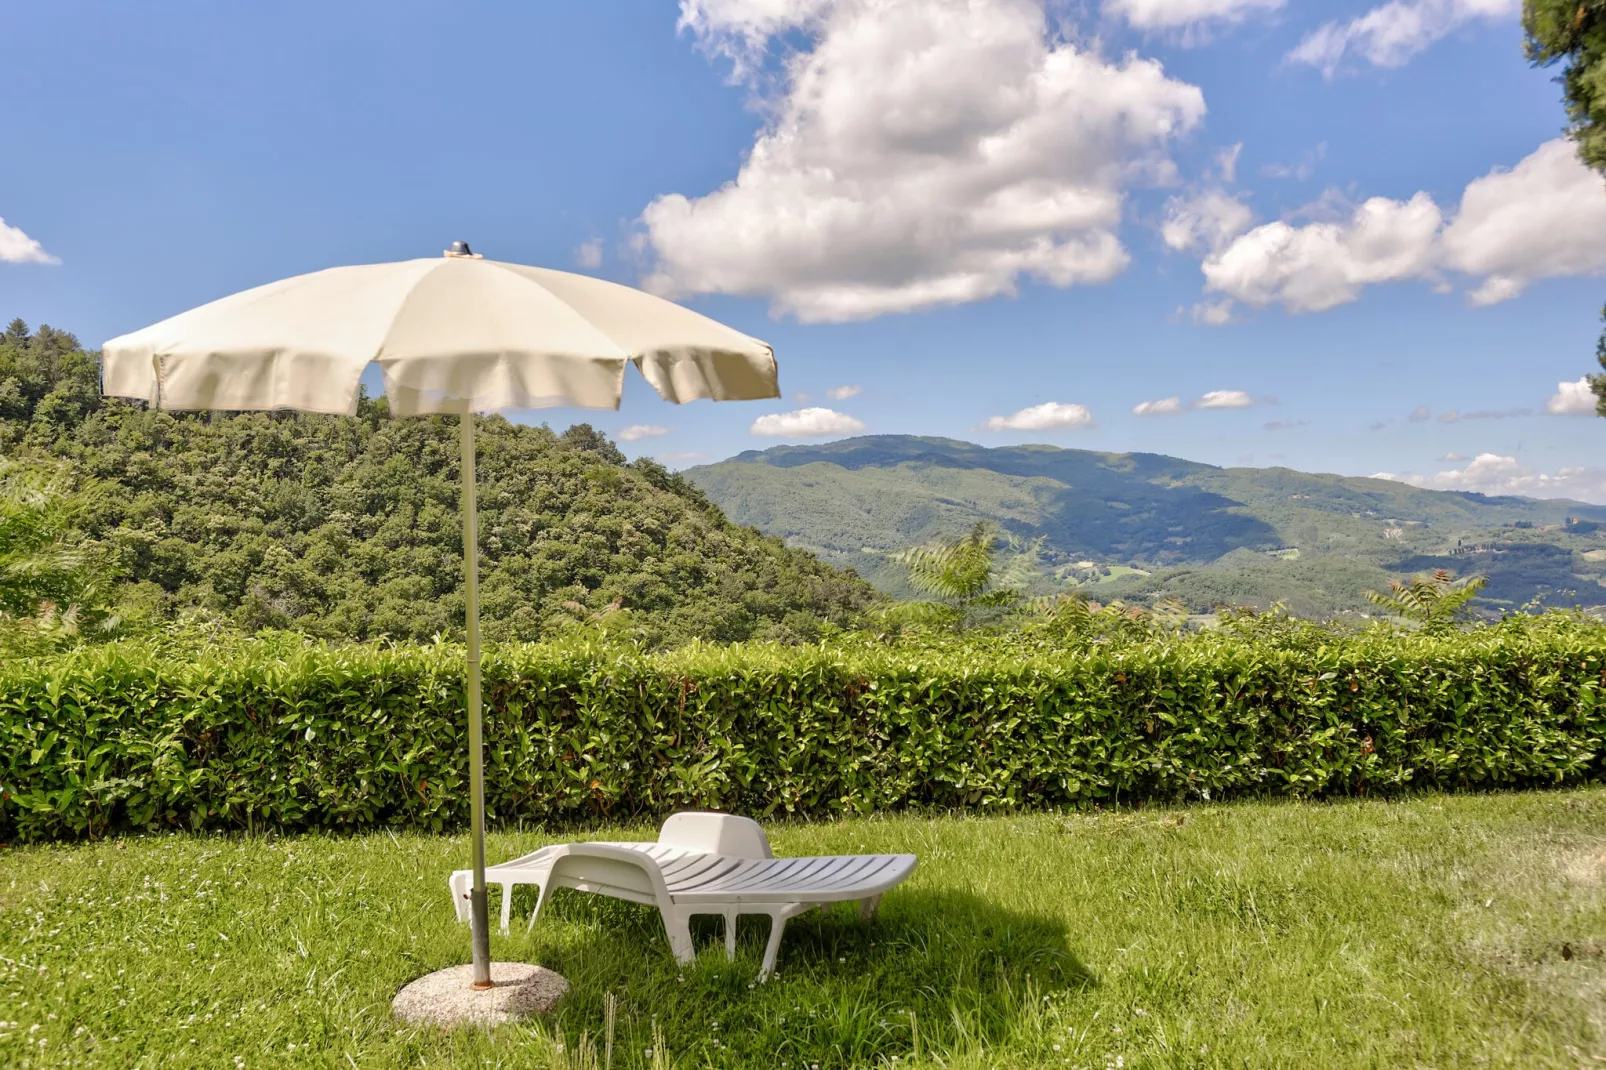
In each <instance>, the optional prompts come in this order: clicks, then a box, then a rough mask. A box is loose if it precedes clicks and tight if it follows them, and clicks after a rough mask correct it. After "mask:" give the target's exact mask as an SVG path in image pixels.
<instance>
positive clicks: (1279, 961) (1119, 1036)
mask: <svg viewBox="0 0 1606 1070" xmlns="http://www.w3.org/2000/svg"><path fill="white" fill-rule="evenodd" d="M647 832H648V830H647V829H645V828H639V827H638V828H633V829H629V830H621V829H609V830H608V831H607V835H608V836H609V837H611V838H619V837H620V836H621V835H631V834H646V833H647ZM555 838H557V837H554V836H551V835H547V834H544V833H537V832H504V833H500V834H497V835H494V836H493V837H492V840H491V855H492V856H493V857H495V858H500V857H505V856H508V855H511V854H514V853H515V852H522V851H525V850H529V849H531V848H533V847H535V846H538V845H539V844H542V843H546V842H551V841H552V840H554V839H555ZM565 838H567V837H565ZM773 839H774V842H775V846H776V849H777V852H778V853H780V854H801V853H818V852H846V851H913V852H915V853H917V854H918V855H919V856H920V869H919V870H918V871H917V872H916V874H915V876H914V877H913V878H912V879H911V880H910V881H909V882H908V883H907V884H905V885H904V886H903V887H902V888H900V889H899V890H897V891H896V892H894V893H892V894H891V895H889V896H888V897H887V900H886V902H885V904H884V905H883V907H882V912H881V917H880V919H879V921H878V922H877V923H876V924H875V925H874V926H873V927H871V928H869V929H865V928H862V927H861V926H860V925H859V923H858V922H857V921H856V920H855V919H854V917H853V915H852V914H851V913H850V912H849V911H848V910H847V909H839V910H838V911H836V912H833V913H831V914H829V915H823V916H822V915H819V914H815V915H809V916H805V917H804V918H801V919H798V920H797V921H794V922H793V923H792V924H791V925H790V926H789V927H788V930H787V937H786V942H785V944H784V945H783V946H782V950H781V970H780V974H779V976H778V977H777V978H776V979H775V980H774V981H773V982H771V983H770V984H767V985H757V986H755V985H754V984H753V981H754V977H755V974H756V972H757V968H758V959H759V955H760V952H761V949H762V941H763V936H764V928H765V925H766V923H765V922H764V921H762V920H758V919H752V920H749V921H746V922H744V926H743V929H742V942H741V946H740V948H739V953H738V957H737V960H736V961H735V962H734V963H727V962H726V961H725V959H724V954H723V950H722V949H721V948H720V946H719V941H718V939H717V931H718V930H717V923H715V922H712V921H710V923H709V924H708V926H707V927H706V928H704V929H703V930H702V931H701V933H700V934H699V936H700V940H701V944H700V946H701V948H702V951H703V954H702V955H701V956H700V957H699V959H698V961H697V963H696V964H695V965H694V966H692V967H690V968H686V969H681V968H678V967H676V966H675V964H674V962H673V960H672V959H671V958H670V956H669V952H668V949H667V946H666V944H665V941H664V938H663V933H662V930H661V928H660V927H659V925H658V922H657V916H656V914H655V913H653V912H651V911H649V910H648V909H647V908H642V907H635V906H631V905H628V904H624V903H618V902H613V901H604V900H597V899H593V898H589V897H585V896H582V895H580V894H578V893H574V892H560V893H558V895H557V896H556V898H555V906H554V911H553V913H552V915H551V916H550V917H549V918H543V920H542V921H541V923H540V924H539V925H537V926H536V929H535V931H534V933H533V934H531V935H528V936H526V935H525V932H524V928H523V926H522V925H516V927H515V930H514V935H512V936H511V937H508V938H500V937H498V938H495V939H494V940H493V945H492V947H493V951H494V953H495V954H496V955H497V956H498V957H502V958H510V959H521V960H525V961H534V962H540V963H542V964H544V965H547V966H550V967H552V968H555V969H557V970H559V971H560V972H562V973H563V974H565V975H566V976H567V977H568V978H569V979H570V981H571V982H572V983H573V986H574V987H573V990H572V991H571V993H570V995H569V997H568V998H567V999H566V1001H565V1002H564V1003H563V1004H562V1005H561V1007H560V1010H559V1011H558V1012H557V1013H556V1014H555V1015H553V1016H552V1017H551V1018H550V1019H548V1020H546V1021H542V1022H539V1023H535V1024H529V1025H519V1026H510V1027H505V1028H503V1029H501V1030H498V1031H496V1032H494V1033H477V1032H472V1031H468V1032H459V1033H455V1034H454V1033H440V1032H432V1031H418V1030H413V1029H402V1028H399V1027H398V1026H397V1024H396V1023H395V1022H394V1021H393V1020H392V1019H391V1017H390V1013H389V1003H390V999H391V997H392V996H393V995H394V993H395V992H396V990H397V988H399V987H400V986H401V985H402V984H404V983H405V982H407V981H408V980H410V979H412V978H413V977H416V976H418V975H419V974H422V973H425V972H427V971H430V970H434V969H437V968H439V967H442V966H446V965H449V964H453V963H457V962H461V961H464V959H465V957H466V953H467V945H468V936H467V931H466V929H464V928H460V927H459V926H458V925H457V924H456V923H455V921H454V920H453V913H452V908H451V904H450V901H449V899H448V896H447V893H446V884H445V881H446V876H447V873H448V872H449V871H450V870H451V869H453V868H454V867H456V866H458V865H461V864H463V861H464V859H466V857H467V849H466V845H465V840H464V839H463V838H462V837H455V838H448V837H430V836H419V835H401V836H391V835H389V834H380V835H370V836H361V837H353V838H325V837H311V836H298V837H290V838H254V839H222V838H191V837H187V836H162V837H153V838H141V839H128V840H118V841H112V842H106V843H97V844H93V845H80V846H71V847H55V848H34V847H29V848H21V849H18V848H10V849H6V850H4V851H3V852H0V1019H3V1020H0V1065H3V1066H6V1067H31V1066H57V1065H62V1066H65V1065H72V1066H108V1067H146V1066H195V1067H223V1068H228V1067H235V1066H247V1067H270V1066H272V1067H279V1066H324V1067H351V1066H356V1067H370V1066H374V1067H380V1066H496V1067H514V1066H553V1065H556V1066H583V1065H589V1064H588V1063H587V1062H586V1061H585V1059H584V1055H585V1054H586V1053H585V1049H584V1045H582V1043H581V1036H582V1034H590V1035H591V1036H595V1034H596V1033H597V1032H598V1031H599V1029H600V1027H601V1024H602V1006H603V998H604V996H605V994H607V993H610V992H611V993H614V994H616V995H617V997H618V1001H619V1025H618V1043H617V1047H616V1051H615V1057H614V1066H617V1067H640V1066H647V1065H650V1064H651V1063H652V1060H649V1059H648V1058H647V1055H646V1049H647V1048H648V1047H649V1046H650V1045H651V1039H650V1037H651V1033H652V1021H653V1017H654V1016H656V1017H657V1019H658V1024H659V1026H660V1028H661V1030H662V1034H663V1036H664V1038H665V1044H664V1048H666V1049H667V1054H668V1056H669V1060H670V1061H669V1063H668V1064H666V1063H664V1061H663V1060H662V1059H661V1058H660V1059H659V1060H658V1061H657V1065H660V1066H662V1065H673V1066H677V1067H684V1068H689V1067H705V1066H714V1067H737V1066H742V1067H764V1068H775V1067H786V1068H803V1067H808V1068H812V1067H814V1066H815V1065H816V1064H817V1065H818V1066H819V1067H820V1068H821V1070H826V1068H829V1067H847V1066H885V1067H890V1066H892V1065H893V1061H894V1060H896V1065H897V1066H898V1067H900V1068H902V1067H908V1066H939V1065H940V1066H951V1067H998V1066H1007V1067H1015V1066H1026V1067H1038V1066H1042V1067H1069V1066H1082V1067H1096V1068H1101V1070H1102V1068H1107V1067H1115V1066H1122V1067H1141V1066H1177V1067H1181V1066H1189V1067H1192V1066H1222V1067H1239V1066H1345V1067H1349V1066H1388V1067H1394V1066H1453V1065H1472V1064H1494V1065H1520V1066H1529V1067H1531V1066H1578V1065H1592V1064H1593V1060H1600V1061H1606V888H1603V881H1606V790H1603V789H1599V788H1596V789H1588V790H1582V791H1572V792H1554V793H1549V792H1546V793H1529V794H1521V795H1500V796H1460V797H1439V796H1434V797H1429V798H1423V799H1418V800H1414V801H1410V802H1403V803H1376V802H1359V803H1340V804H1290V803H1267V804H1241V805H1230V806H1201V807H1190V808H1187V809H1177V810H1146V811H1126V812H1108V813H1100V814H1090V815H1071V816H1057V815H1048V814H1042V815H1032V816H1023V817H1002V818H966V817H952V818H947V817H939V818H919V817H895V818H886V819H869V820H862V821H849V822H844V823H841V824H833V825H813V826H803V825H799V826H790V827H788V826H782V827H779V828H777V829H776V830H775V833H774V837H773ZM749 926H750V927H749ZM916 1030H918V1034H919V1055H918V1056H917V1055H916V1050H915V1038H914V1034H915V1032H916ZM560 1044H561V1045H562V1047H560V1046H559V1045H560ZM658 1054H659V1056H660V1057H661V1056H662V1055H663V1054H664V1051H662V1050H660V1052H659V1053H658Z"/></svg>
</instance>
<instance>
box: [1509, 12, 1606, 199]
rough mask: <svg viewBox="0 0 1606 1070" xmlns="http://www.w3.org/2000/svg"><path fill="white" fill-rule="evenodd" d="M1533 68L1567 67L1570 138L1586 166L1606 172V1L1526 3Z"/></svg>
mask: <svg viewBox="0 0 1606 1070" xmlns="http://www.w3.org/2000/svg"><path fill="white" fill-rule="evenodd" d="M1522 28H1523V32H1524V33H1525V34H1526V35H1527V42H1526V50H1527V53H1528V59H1529V61H1530V62H1532V63H1534V64H1538V65H1542V66H1548V65H1550V64H1553V63H1563V62H1564V63H1565V66H1564V67H1563V68H1562V73H1561V77H1560V79H1558V80H1559V81H1560V82H1561V84H1562V89H1563V98H1564V99H1565V101H1566V105H1567V118H1568V119H1569V120H1571V122H1572V125H1571V126H1570V127H1569V128H1568V131H1567V132H1568V134H1569V135H1570V136H1571V137H1572V138H1573V140H1574V141H1576V142H1578V155H1579V158H1580V159H1582V160H1583V161H1584V162H1585V163H1586V164H1588V165H1589V166H1591V167H1593V168H1595V169H1596V170H1599V171H1606V0H1523V5H1522Z"/></svg>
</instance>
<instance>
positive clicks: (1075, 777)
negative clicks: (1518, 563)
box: [0, 615, 1606, 840]
mask: <svg viewBox="0 0 1606 1070" xmlns="http://www.w3.org/2000/svg"><path fill="white" fill-rule="evenodd" d="M462 664H463V663H462V651H461V649H460V648H457V647H454V646H447V645H437V646H417V645H396V646H379V645H346V646H337V645H324V644H319V643H312V642H307V641H303V640H299V639H294V638H292V637H283V636H281V637H278V638H270V639H265V640H253V641H247V642H237V641H224V642H222V643H221V644H218V645H214V646H212V647H210V648H208V649H205V650H203V651H201V652H197V653H193V654H189V655H182V654H181V653H179V652H176V651H175V650H173V649H171V648H167V649H157V648H153V647H150V646H142V645H138V644H134V643H115V644H110V645H107V646H104V647H100V648H95V649H85V650H81V651H77V652H74V653H70V654H64V655H58V656H53V657H49V658H41V659H34V660H29V661H17V662H14V663H12V664H10V665H6V666H0V744H3V749H0V763H3V764H0V795H3V798H0V838H3V839H24V840H34V839H46V838H55V837H72V836H85V835H90V836H98V835H102V834H104V833H106V832H108V831H112V830H117V829H140V828H147V827H156V828H165V827H169V826H173V825H180V826H185V827H193V828H216V829H230V828H255V829H262V828H269V827H271V828H278V829H305V828H326V829H327V828H361V827H372V826H375V825H382V824H397V825H407V826H413V827H423V828H434V829H439V828H443V827H449V826H457V825H460V824H462V823H463V822H464V820H465V818H466V815H467V804H466V800H467V759H466V754H465V742H464V737H465V734H466V731H465V727H464V724H463V717H462V713H461V710H462V698H461V691H462ZM1603 683H1606V629H1603V628H1601V627H1600V626H1598V625H1592V624H1589V623H1587V622H1583V621H1578V620H1572V619H1569V618H1564V617H1562V616H1560V615H1547V616H1543V617H1539V618H1529V619H1513V620H1511V621H1508V622H1506V623H1504V624H1501V625H1499V626H1495V627H1489V628H1483V629H1479V630H1476V631H1472V632H1467V633H1461V634H1457V635H1452V636H1448V637H1436V636H1423V635H1396V634H1389V633H1387V632H1385V631H1383V630H1381V629H1379V630H1373V631H1367V632H1362V633H1359V634H1353V635H1347V636H1340V635H1333V634H1331V633H1321V632H1319V631H1312V630H1311V629H1309V628H1291V627H1286V626H1284V625H1279V624H1277V622H1275V621H1272V622H1270V626H1268V627H1267V628H1262V629H1256V628H1249V627H1236V626H1235V627H1225V628H1222V629H1218V630H1215V631H1211V632H1206V633H1202V634H1196V635H1177V636H1171V637H1163V638H1158V639H1152V640H1147V641H1143V642H1133V643H1097V642H1095V643H1090V644H1086V645H1084V646H1082V647H1080V648H1078V649H1075V650H1066V649H1064V648H1055V647H1053V646H1051V645H1048V644H1047V643H1046V642H1045V643H1040V644H1038V645H1035V646H1034V644H1033V642H1031V641H1028V638H1027V637H1024V636H1015V637H990V638H987V637H984V638H979V639H977V640H975V641H966V642H959V641H954V640H948V641H944V642H935V641H930V642H922V643H919V644H910V645H884V644H878V643H875V642H872V641H868V640H864V639H862V638H859V639H855V638H847V639H844V640H841V641H838V642H836V643H834V644H829V645H821V646H815V647H803V648H797V647H781V646H776V645H764V644H752V645H746V646H730V647H723V648H710V647H693V648H687V649H685V650H681V651H678V652H674V653H668V654H656V655H645V654H641V653H638V652H633V651H622V650H619V649H616V648H611V647H608V646H605V645H588V644H586V643H583V642H574V643H570V644H567V645H551V646H505V647H502V648H500V649H495V650H492V651H489V652H488V654H487V657H486V660H485V685H486V686H485V695H486V715H487V761H488V769H487V804H488V807H489V810H490V813H491V815H492V817H493V820H495V821H497V822H502V823H509V822H517V821H529V822H540V823H567V822H576V821H584V820H588V819H593V818H596V817H601V816H606V817H608V818H610V819H619V818H623V817H626V816H630V815H637V814H661V813H664V812H667V811H670V810H673V809H676V808H684V807H717V808H723V809H730V810H737V811H742V812H745V813H750V814H753V815H755V816H765V815H776V814H799V815H809V816H815V817H819V816H826V815H833V814H841V813H847V812H866V811H872V810H877V809H888V808H899V807H928V806H932V807H976V808H989V809H1008V808H1022V807H1052V806H1066V805H1086V804H1092V803H1102V802H1114V801H1120V802H1127V801H1137V800H1146V799H1165V800H1172V799H1184V798H1222V797H1226V796H1241V795H1266V794H1281V795H1297V796H1315V795H1348V794H1361V793H1388V792H1398V791H1402V790H1407V789H1422V788H1446V789H1480V788H1497V787H1515V786H1522V785H1543V784H1560V783H1569V782H1578V781H1581V780H1586V779H1592V778H1597V777H1599V776H1600V774H1601V772H1602V769H1603V763H1602V759H1601V736H1602V729H1603V724H1606V713H1603V712H1602V708H1601V706H1600V705H1599V704H1598V696H1599V694H1600V692H1601V688H1602V686H1603Z"/></svg>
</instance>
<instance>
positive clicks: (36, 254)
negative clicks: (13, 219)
mask: <svg viewBox="0 0 1606 1070" xmlns="http://www.w3.org/2000/svg"><path fill="white" fill-rule="evenodd" d="M0 263H6V264H59V263H61V261H60V260H58V259H56V258H55V257H53V256H51V255H50V254H49V253H47V252H45V247H44V246H43V245H40V244H39V243H38V242H37V241H35V240H34V239H33V238H30V237H28V235H26V234H24V233H23V232H22V228H20V227H13V226H11V225H10V224H9V223H7V222H6V221H5V220H4V219H0Z"/></svg>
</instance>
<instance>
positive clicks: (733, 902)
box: [450, 813, 915, 981]
mask: <svg viewBox="0 0 1606 1070" xmlns="http://www.w3.org/2000/svg"><path fill="white" fill-rule="evenodd" d="M914 868H915V856H914V855H828V856H823V857H817V858H776V857H775V856H774V854H773V853H772V852H771V851H770V843H769V838H768V837H766V836H765V835H764V830H763V829H762V828H760V827H759V825H758V823H757V822H756V821H752V820H749V819H748V818H745V817H734V816H732V815H729V814H703V813H683V814H675V815H673V816H672V817H670V818H669V820H667V821H665V822H664V825H663V828H662V829H661V830H659V833H658V842H656V843H565V844H558V845H556V846H553V847H543V848H542V849H541V850H539V851H536V852H534V853H532V854H527V855H525V856H524V857H522V858H516V859H514V860H513V861H511V862H504V863H502V864H501V865H499V866H488V867H486V870H485V883H486V884H488V885H489V884H500V885H501V886H502V932H504V933H506V932H507V931H508V921H509V919H510V918H511V916H512V910H513V894H512V893H513V889H514V888H515V887H516V886H517V885H520V884H534V885H538V886H539V887H540V889H541V891H540V894H539V895H538V897H537V898H536V903H535V910H534V911H533V912H532V913H531V915H530V925H531V926H532V927H533V926H534V925H535V919H536V916H537V915H539V914H540V913H541V908H542V907H543V906H544V905H546V901H547V897H548V896H549V895H551V893H552V889H553V888H574V889H577V890H579V891H582V892H595V893H596V894H598V895H610V896H613V897H614V898H616V899H626V900H629V901H630V902H632V903H645V904H647V905H649V906H655V907H657V908H658V911H659V913H660V914H662V915H663V919H664V931H665V932H666V933H667V934H668V936H669V948H670V950H671V951H672V952H673V953H674V955H675V960H676V961H677V962H681V963H689V962H691V961H692V959H693V958H694V952H693V950H692V943H691V929H690V926H689V925H688V922H689V921H690V919H691V916H692V915H694V914H718V915H721V916H722V917H723V918H724V919H725V953H726V954H727V955H728V956H731V957H734V956H735V954H736V918H737V916H738V915H741V914H765V915H768V916H769V918H770V938H769V943H768V945H767V946H766V947H765V948H764V962H763V965H762V966H761V967H760V968H759V974H758V977H759V980H761V981H763V980H766V979H767V978H768V977H769V975H770V974H771V973H772V972H774V969H775V955H776V952H777V951H779V950H780V946H781V931H782V930H783V929H784V928H785V926H786V922H787V920H788V919H790V918H795V917H797V916H798V915H799V914H802V913H804V912H805V911H808V910H812V909H813V908H814V907H824V906H826V905H828V904H830V903H851V902H857V903H858V904H859V916H860V917H861V918H863V919H864V920H866V921H868V920H870V919H871V918H873V917H874V916H875V912H876V907H877V906H879V905H880V902H881V897H882V896H883V895H885V894H886V893H887V891H889V890H890V889H891V888H893V887H895V886H896V885H897V884H899V883H900V882H902V881H903V879H904V878H905V877H907V876H909V874H910V873H913V872H914ZM450 884H451V889H452V902H453V904H454V905H455V906H456V907H457V919H458V920H459V921H468V920H469V896H470V893H471V892H472V890H473V884H474V871H473V870H468V869H460V870H458V871H457V872H456V873H453V874H452V876H451V880H450Z"/></svg>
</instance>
